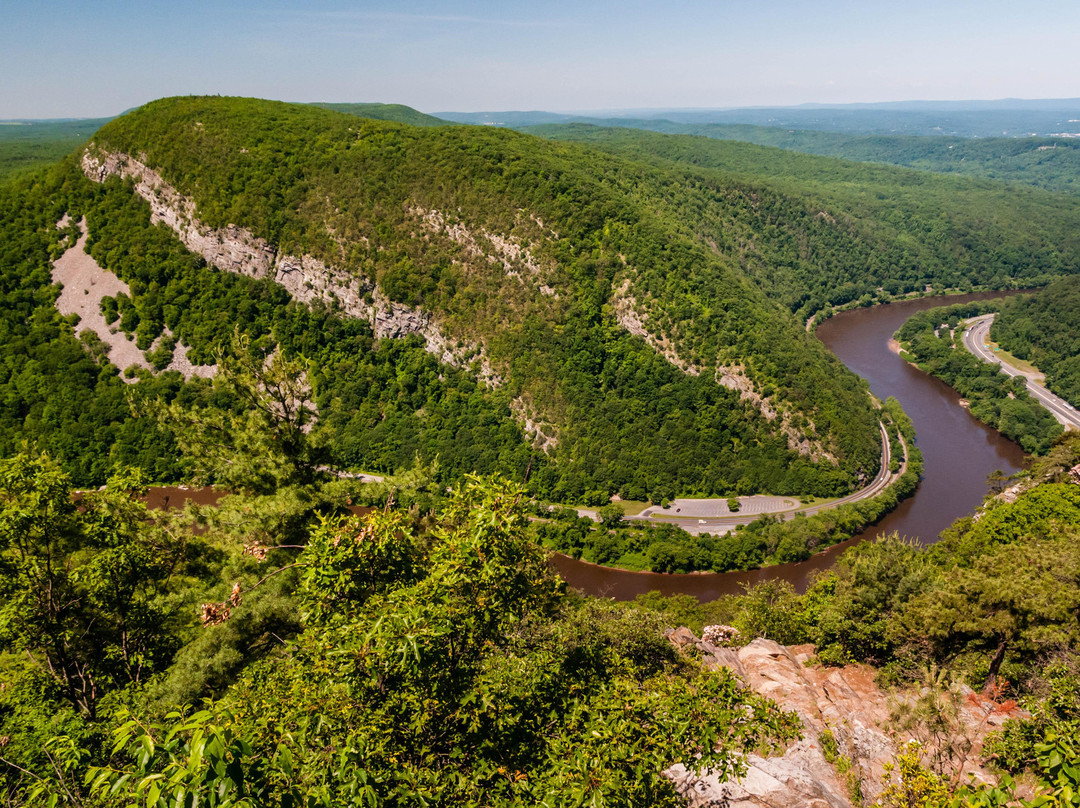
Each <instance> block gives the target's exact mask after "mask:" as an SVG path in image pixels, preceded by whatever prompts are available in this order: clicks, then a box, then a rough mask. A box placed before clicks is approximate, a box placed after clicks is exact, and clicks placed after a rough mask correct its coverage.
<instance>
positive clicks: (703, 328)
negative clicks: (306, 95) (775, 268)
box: [86, 99, 879, 495]
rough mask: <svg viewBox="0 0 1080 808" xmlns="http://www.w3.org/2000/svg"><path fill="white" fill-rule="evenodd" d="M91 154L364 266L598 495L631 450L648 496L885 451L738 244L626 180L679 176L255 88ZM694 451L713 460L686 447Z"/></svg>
mask: <svg viewBox="0 0 1080 808" xmlns="http://www.w3.org/2000/svg"><path fill="white" fill-rule="evenodd" d="M88 155H89V156H88V158H87V159H88V162H87V163H86V166H87V167H88V170H89V172H90V174H92V175H94V178H95V179H101V178H104V174H108V173H110V171H105V172H104V174H103V173H102V172H101V171H100V167H101V166H103V165H105V164H106V163H108V161H109V160H110V158H111V159H112V165H113V166H114V168H115V170H116V171H119V173H124V172H125V170H126V169H125V168H123V167H124V166H127V167H131V166H135V165H136V164H138V165H144V166H145V167H146V168H147V169H149V170H151V171H153V173H154V174H157V175H160V177H161V178H162V181H163V182H164V183H165V184H166V185H168V186H169V188H173V187H174V186H175V191H176V193H177V194H179V195H180V197H182V198H183V199H184V200H187V201H189V202H190V204H191V206H192V207H191V208H190V210H191V212H192V213H193V214H194V219H193V221H195V220H197V222H198V225H197V226H194V225H193V227H194V229H196V230H197V229H199V228H204V229H208V230H207V232H209V231H214V232H215V233H220V232H224V231H227V230H228V228H229V227H230V226H239V227H241V228H242V229H243V230H244V231H245V235H244V238H248V237H249V236H250V238H252V239H255V241H254V242H251V243H252V244H257V245H262V246H267V247H269V248H270V249H272V250H273V251H274V254H275V255H276V256H282V255H288V256H293V257H297V258H298V259H299V260H301V262H302V261H303V260H308V261H314V262H321V264H322V265H323V266H325V267H333V268H334V269H335V271H336V270H343V271H345V272H347V273H349V274H350V275H351V276H353V277H355V278H356V279H357V286H356V288H355V290H354V294H352V303H353V305H357V306H361V307H363V306H367V307H368V309H369V312H370V316H371V318H372V319H373V320H374V322H375V325H376V327H378V325H379V322H380V320H381V319H385V318H383V316H382V315H383V314H386V313H389V314H391V315H394V314H395V313H396V314H397V315H400V317H397V319H396V320H395V321H396V322H399V323H402V322H403V323H404V325H403V327H404V329H405V330H422V328H413V327H412V325H411V324H415V323H416V322H421V323H434V324H435V325H436V326H437V328H438V329H439V332H440V333H441V334H443V337H444V338H443V340H442V344H443V345H444V346H445V347H447V348H449V349H451V350H456V351H458V352H459V353H460V355H461V356H462V357H463V361H467V360H468V358H469V357H478V358H480V359H481V364H482V363H483V361H485V360H486V361H488V362H490V364H491V366H492V367H493V369H494V373H495V375H496V376H497V377H498V380H497V381H501V382H503V384H502V386H501V387H500V389H501V390H502V391H504V392H503V394H504V395H507V396H508V397H509V398H510V399H511V402H512V405H513V406H514V407H515V408H516V409H517V410H518V411H519V414H520V415H521V416H523V417H522V420H526V419H527V421H528V422H530V423H531V424H533V425H535V424H537V422H542V424H543V427H542V431H543V439H544V440H545V441H546V442H547V443H548V444H549V446H550V447H551V448H553V450H554V451H553V454H554V455H555V457H556V458H557V459H558V458H560V457H563V456H564V455H561V454H559V453H562V452H565V453H566V454H565V457H566V458H567V463H570V462H573V463H576V464H579V468H581V469H582V472H581V473H582V474H583V475H585V479H584V481H583V482H581V483H576V484H575V487H576V489H577V490H578V491H580V490H582V488H583V487H585V488H589V487H599V486H595V485H593V483H592V480H597V481H599V480H600V479H603V478H604V477H607V478H608V479H609V482H608V484H607V487H609V490H610V479H611V477H612V476H613V474H612V472H611V470H610V469H609V468H605V467H607V466H612V467H616V466H619V465H621V464H623V463H626V462H628V461H626V460H624V459H623V458H625V457H627V456H635V455H636V456H637V465H638V466H644V467H645V468H646V469H647V471H644V472H642V473H641V475H640V476H639V477H638V480H639V482H637V483H633V481H623V482H616V483H615V485H614V488H615V489H616V490H618V489H623V488H625V487H626V486H627V485H630V484H631V483H633V484H632V486H631V487H634V488H636V493H638V494H640V495H648V494H649V493H650V489H649V487H648V486H643V483H644V479H645V478H646V477H652V478H653V479H658V480H660V482H659V483H658V484H656V485H655V487H656V489H658V490H659V491H661V492H662V491H664V490H672V491H673V490H675V489H677V488H679V487H683V488H685V487H687V486H688V485H689V486H698V490H703V491H704V490H713V491H716V490H719V489H723V488H727V489H729V490H731V489H734V488H735V487H736V484H737V483H739V480H742V481H743V482H742V483H741V484H740V485H741V487H742V489H744V490H746V489H750V490H756V489H769V490H778V489H779V490H785V489H786V490H799V489H803V488H805V487H807V486H810V487H816V488H817V489H818V490H823V489H831V490H839V489H841V488H843V487H849V486H851V485H853V484H855V483H856V482H857V480H858V479H860V478H865V477H866V475H867V474H872V472H873V470H874V469H875V468H876V465H877V463H878V460H879V447H878V445H877V443H878V441H877V439H876V438H877V436H876V435H875V434H874V429H875V427H874V426H873V423H874V420H875V418H874V416H873V414H872V410H871V406H870V404H869V400H868V397H867V395H866V392H865V387H864V386H863V385H862V384H861V383H859V382H858V381H857V380H856V379H855V378H854V377H853V376H851V375H850V374H848V373H847V372H846V371H844V370H843V369H842V367H840V365H839V363H838V362H836V360H835V359H833V358H832V357H830V356H828V355H827V353H826V352H825V350H824V349H823V348H822V347H821V346H820V344H818V343H817V341H816V340H814V339H813V338H812V337H810V336H809V335H806V334H805V333H804V332H803V330H802V329H801V328H799V326H798V324H797V323H796V322H795V321H794V320H793V318H792V317H791V316H790V315H789V314H787V313H785V312H784V311H783V310H781V309H779V308H778V307H777V306H776V305H775V304H774V303H772V302H770V301H769V300H768V298H767V296H766V295H764V294H763V293H762V292H761V291H760V290H759V289H757V288H756V287H755V286H754V284H752V283H751V282H749V281H748V280H747V279H746V278H745V277H744V276H743V275H742V273H741V271H740V269H739V267H738V266H737V265H735V264H734V263H733V262H732V261H731V260H730V259H729V258H728V257H727V256H725V255H723V254H721V253H718V252H717V251H714V250H711V249H707V248H704V247H703V245H701V244H700V243H699V242H698V241H697V240H696V239H692V238H688V237H687V236H686V235H685V234H684V233H683V232H680V231H681V229H682V228H681V226H680V225H679V224H677V223H675V222H673V221H671V220H670V219H669V218H668V217H666V216H665V215H664V212H663V211H656V210H654V209H653V206H652V205H651V204H650V203H649V202H645V203H642V202H639V201H638V199H636V198H635V197H634V195H633V194H632V193H630V190H631V189H632V188H634V187H637V188H657V189H659V188H662V187H663V186H664V185H665V184H667V183H666V179H665V178H664V176H663V175H661V174H658V173H657V172H655V171H653V170H651V169H649V168H647V167H645V166H641V165H639V164H635V163H632V162H628V161H626V160H621V159H618V158H608V157H605V156H603V155H601V154H599V153H595V152H591V151H589V150H586V149H583V148H581V147H579V146H575V145H562V144H554V143H549V142H545V141H542V140H538V139H536V138H534V137H531V136H525V135H521V134H518V133H514V132H508V131H492V130H485V129H479V128H474V127H438V128H431V129H418V128H413V127H407V126H400V125H395V124H390V123H378V122H374V121H370V120H362V119H358V118H355V117H352V116H346V115H340V114H335V113H333V112H329V111H324V110H321V109H316V108H312V107H310V106H299V105H285V104H274V103H271V102H259V101H249V100H237V99H168V100H165V101H161V102H155V103H153V104H150V105H147V106H146V107H144V108H142V109H140V110H137V111H135V112H134V113H131V114H130V115H127V116H124V118H122V119H119V120H117V121H114V122H113V124H111V125H110V126H107V127H105V128H104V129H103V130H102V131H101V132H99V133H98V135H97V136H96V137H95V139H94V143H93V144H92V146H91V147H90V149H89V152H88ZM95 161H96V162H95ZM137 171H139V172H141V171H142V169H137ZM129 175H130V172H129ZM136 184H137V185H138V183H136ZM671 190H672V191H673V192H675V193H678V189H677V188H675V187H673V188H672V189H671ZM656 193H659V191H655V192H653V194H652V195H653V196H655V195H656ZM146 195H147V196H149V197H153V196H154V194H152V193H147V194H146ZM186 204H187V203H186V202H184V203H182V204H181V207H184V206H185V205H186ZM155 218H157V219H161V218H162V216H161V215H158V216H156V217H155ZM171 223H172V224H173V225H174V226H176V225H180V223H179V222H178V221H173V222H171ZM183 227H184V226H183V225H180V229H181V230H182V229H183ZM91 229H93V223H91ZM189 246H191V245H190V244H189ZM259 249H261V246H260V247H259ZM258 251H259V250H257V249H253V250H252V252H258ZM204 255H206V252H205V251H204ZM305 256H306V257H307V258H306V259H305V258H304V257H305ZM372 282H374V283H372ZM316 285H317V284H316ZM337 297H338V301H339V302H340V301H342V299H343V295H337ZM331 302H332V301H331ZM405 307H407V309H406V308H405ZM392 319H393V318H392ZM635 335H640V336H635ZM148 336H149V335H148ZM185 342H190V343H191V344H193V346H194V347H195V348H196V350H197V349H198V345H197V344H195V343H197V342H198V340H197V339H193V340H188V339H187V338H185ZM650 343H651V346H652V347H649V344H650ZM654 349H655V350H654ZM657 353H659V354H660V355H661V356H662V357H666V359H665V358H659V362H657V361H655V360H653V359H649V358H646V357H648V356H650V355H652V356H657ZM672 385H674V386H672ZM646 389H648V392H646ZM664 391H669V392H664ZM672 396H673V397H672ZM688 397H689V398H688ZM635 401H639V402H646V401H647V402H648V403H647V404H646V406H645V410H646V411H645V412H642V408H641V405H640V404H637V403H634V402H635ZM691 401H697V403H696V404H693V405H691V404H690V403H689V402H691ZM695 422H696V423H695ZM721 424H722V426H720V425H721ZM744 425H745V426H744ZM718 426H719V428H720V430H721V431H720V432H719V433H718V432H716V431H715V430H716V429H717V427H718ZM545 427H546V428H545ZM733 429H734V430H735V432H732V431H731V430H733ZM552 433H554V434H552ZM740 433H741V434H740ZM722 436H724V437H722ZM732 437H738V440H734V441H733V440H731V438H732ZM551 438H554V440H551ZM555 441H558V443H557V444H556V443H555ZM661 445H663V446H665V447H668V448H665V449H661V448H660V446H661ZM688 445H690V446H696V447H698V448H696V449H694V450H693V451H694V452H696V453H697V454H696V455H685V454H684V455H683V456H682V457H681V458H680V457H679V456H678V453H679V452H680V451H683V452H685V451H686V447H687V446H688ZM584 446H590V447H596V448H598V449H599V452H597V451H592V450H590V451H588V452H584V451H582V449H583V447H584ZM665 453H669V454H668V455H667V456H668V458H669V459H668V460H667V461H665V462H664V463H661V465H659V466H658V465H657V463H658V460H657V459H656V458H658V457H660V456H662V455H664V454H665ZM648 455H652V458H649V457H648ZM742 455H745V456H746V459H744V457H742ZM749 458H753V460H752V461H750V462H748V459H749ZM832 458H835V459H836V461H837V462H838V463H839V464H840V466H839V468H835V469H834V467H833V464H832V462H831V459H832ZM815 460H818V461H819V462H816V463H815V462H814V461H815ZM557 462H558V460H557ZM556 464H557V463H556ZM665 466H671V467H672V468H670V469H669V468H666V467H665ZM680 468H681V469H682V470H680ZM541 473H542V474H543V473H545V472H544V470H543V469H541ZM565 473H566V471H565V466H564V469H563V471H561V472H560V474H565ZM619 474H620V475H623V474H624V472H619ZM687 474H692V475H695V479H696V482H694V483H691V482H690V481H689V479H688V478H687V476H686V475H687ZM665 481H666V482H665ZM642 487H644V490H642ZM628 493H635V492H630V491H628Z"/></svg>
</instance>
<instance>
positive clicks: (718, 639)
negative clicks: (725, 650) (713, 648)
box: [701, 626, 739, 645]
mask: <svg viewBox="0 0 1080 808" xmlns="http://www.w3.org/2000/svg"><path fill="white" fill-rule="evenodd" d="M701 639H703V640H704V641H705V642H710V643H712V644H713V645H732V644H733V643H735V642H736V641H737V640H738V639H739V630H738V629H737V628H735V627H734V626H705V628H704V630H703V631H702V632H701Z"/></svg>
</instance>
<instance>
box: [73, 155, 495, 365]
mask: <svg viewBox="0 0 1080 808" xmlns="http://www.w3.org/2000/svg"><path fill="white" fill-rule="evenodd" d="M82 168H83V173H84V174H86V176H87V177H89V178H90V179H92V180H94V181H96V182H104V181H105V180H106V179H107V178H108V177H110V176H119V177H123V178H128V179H131V180H132V182H133V183H134V187H135V192H136V193H137V194H139V196H141V197H142V198H143V199H145V200H146V201H147V202H148V203H149V205H150V218H151V221H152V222H155V223H157V222H162V223H164V224H166V225H168V227H169V228H171V229H172V230H173V231H174V232H175V233H176V235H177V237H178V238H179V239H180V241H181V242H182V243H183V244H184V246H186V247H187V248H188V249H189V250H191V251H192V252H195V253H198V254H199V255H201V256H202V257H203V258H204V259H205V260H206V262H207V263H208V264H211V265H212V266H215V267H217V268H218V269H220V270H223V271H225V272H233V273H236V274H239V275H246V276H248V277H251V278H266V279H269V280H272V281H274V282H275V283H278V284H280V285H281V286H283V287H284V288H285V289H286V290H287V291H288V292H289V294H290V295H292V297H293V298H294V299H296V300H298V301H300V302H301V303H307V304H311V303H315V302H316V301H320V302H322V303H325V304H327V305H329V306H330V307H332V308H334V309H336V310H338V311H340V312H341V313H342V314H344V315H346V316H349V317H360V318H363V319H365V320H368V321H369V322H370V323H371V324H372V327H373V328H374V330H375V335H376V336H378V337H391V338H394V337H403V336H407V335H409V334H420V335H421V336H423V338H424V342H425V345H426V347H427V350H428V351H429V352H431V353H433V354H435V355H436V356H438V357H439V359H440V361H442V362H445V363H447V364H452V365H457V366H459V367H468V366H470V365H471V364H472V362H473V361H475V362H476V364H477V375H478V376H479V378H480V379H481V381H483V382H485V383H486V384H489V385H491V386H497V385H499V384H501V379H499V377H498V375H497V374H496V373H495V372H494V370H493V369H492V367H491V364H490V362H489V361H488V359H487V357H486V356H485V355H484V353H483V349H482V348H480V347H478V346H466V347H464V348H461V349H458V348H456V347H452V346H456V345H457V341H456V340H450V339H448V338H447V337H446V336H445V335H444V334H443V333H442V331H441V330H440V329H439V326H438V324H437V323H436V322H435V321H434V320H433V318H432V317H431V315H430V314H428V313H427V312H423V311H420V310H418V309H413V308H411V307H409V306H405V305H402V304H400V303H395V302H392V301H390V300H389V299H388V298H386V296H385V295H383V294H381V293H380V292H379V291H378V289H377V288H376V287H375V284H374V283H373V282H372V281H371V280H370V279H368V278H364V277H359V276H356V275H353V274H351V273H349V272H346V271H345V270H342V269H338V268H336V267H333V266H330V265H327V264H326V263H324V262H323V261H320V260H318V259H317V258H313V257H312V256H310V255H302V256H295V255H289V254H288V253H284V252H280V251H279V250H278V249H277V247H275V246H274V245H273V244H271V243H270V242H268V241H266V240H265V239H262V238H260V237H258V236H256V235H255V234H254V233H252V232H251V231H250V230H247V229H246V228H243V227H238V226H236V225H233V224H230V225H227V226H225V227H221V228H212V227H209V226H207V225H205V224H204V223H202V222H201V221H199V219H198V218H197V217H196V215H195V203H194V201H192V200H191V199H188V198H187V197H185V196H184V195H183V194H181V193H180V192H179V191H177V190H176V188H174V187H173V186H172V185H170V184H169V183H168V182H166V181H165V180H164V179H163V178H162V177H161V175H160V174H159V173H158V172H156V171H154V170H153V169H152V168H150V167H149V166H147V165H146V164H145V163H143V162H142V161H140V160H137V159H135V158H134V157H132V156H130V155H127V154H121V153H114V152H108V151H104V150H100V149H97V148H96V147H95V145H94V144H90V146H89V147H88V148H87V149H86V151H85V152H84V153H83V157H82ZM369 301H370V302H369Z"/></svg>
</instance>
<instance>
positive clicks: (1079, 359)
mask: <svg viewBox="0 0 1080 808" xmlns="http://www.w3.org/2000/svg"><path fill="white" fill-rule="evenodd" d="M990 336H991V337H992V338H993V340H994V341H995V342H997V343H998V344H1000V345H1001V346H1002V347H1003V348H1004V349H1005V350H1006V351H1009V352H1010V353H1011V354H1013V355H1015V356H1017V357H1019V358H1020V359H1024V360H1027V361H1029V362H1031V363H1032V364H1033V365H1035V366H1036V367H1037V368H1039V370H1040V371H1042V372H1043V373H1045V374H1046V386H1047V387H1049V388H1050V389H1051V390H1052V391H1053V392H1054V393H1056V394H1057V395H1059V396H1061V397H1062V398H1064V399H1065V400H1066V401H1068V402H1069V403H1070V404H1072V405H1073V406H1074V407H1080V279H1077V278H1064V279H1062V280H1060V281H1057V282H1056V283H1052V284H1050V285H1049V286H1047V287H1046V288H1045V289H1043V290H1042V291H1040V292H1038V293H1036V294H1034V295H1031V296H1025V297H1022V298H1019V297H1018V298H1015V299H1013V300H1008V301H1006V302H1005V303H1004V304H1002V306H1001V308H1000V309H998V316H997V317H995V318H994V324H993V325H992V326H990Z"/></svg>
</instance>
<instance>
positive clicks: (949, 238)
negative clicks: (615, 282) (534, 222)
mask: <svg viewBox="0 0 1080 808" xmlns="http://www.w3.org/2000/svg"><path fill="white" fill-rule="evenodd" d="M530 131H533V132H537V133H540V134H543V135H545V136H549V137H554V138H559V139H564V140H574V141H580V142H583V143H588V144H589V145H590V146H592V147H594V148H599V149H603V150H604V151H607V152H609V153H612V154H615V155H618V156H621V157H624V158H630V159H636V160H647V161H649V162H650V164H651V165H653V166H655V167H656V169H658V170H664V171H666V172H668V175H669V176H670V177H671V182H673V183H675V182H678V183H679V184H680V185H682V186H683V187H684V188H686V189H689V190H690V191H692V194H693V199H694V201H693V203H692V204H689V205H685V204H684V206H683V207H682V208H681V209H680V210H677V211H673V215H677V216H679V217H680V218H682V219H683V220H684V221H694V222H696V223H697V235H698V237H699V238H700V239H701V240H703V241H704V242H706V243H707V244H713V243H715V244H717V245H719V247H720V249H722V250H725V251H727V252H730V253H732V254H733V255H736V256H737V257H738V260H739V261H740V262H741V263H742V265H743V267H744V268H745V270H746V272H747V273H748V274H749V275H750V276H751V277H752V278H754V280H755V281H757V282H758V283H759V284H760V285H761V286H762V287H763V288H765V289H767V290H769V291H770V292H771V293H773V294H775V295H777V296H778V297H779V298H780V299H782V300H783V301H784V302H785V303H786V304H787V305H788V306H790V307H791V309H792V310H793V311H797V312H798V313H799V314H800V316H803V315H806V316H809V315H810V314H812V313H814V312H815V311H818V310H820V309H822V308H824V307H825V306H827V305H830V304H832V305H836V304H841V303H847V302H849V301H853V300H859V299H864V302H872V301H873V300H874V299H882V298H883V297H887V296H888V295H890V294H897V293H903V292H909V291H916V290H921V289H922V288H923V287H924V286H925V285H927V284H933V285H935V286H939V287H942V288H944V287H957V288H963V289H969V288H971V287H973V286H989V287H993V288H1003V287H1006V286H1009V285H1028V286H1036V285H1040V284H1042V283H1045V282H1047V281H1048V280H1050V279H1052V278H1053V277H1055V276H1058V275H1062V274H1068V273H1072V272H1076V271H1077V269H1078V268H1080V236H1078V234H1080V200H1077V199H1076V198H1074V197H1071V196H1065V195H1062V194H1054V193H1050V192H1047V191H1041V190H1039V189H1035V188H1023V187H1021V186H1017V185H1007V184H1004V183H1000V182H994V181H991V180H975V179H967V178H960V177H946V176H941V175H937V174H932V173H929V172H924V171H914V170H910V169H904V168H896V167H891V166H882V165H872V164H867V163H854V162H848V161H844V160H836V159H833V158H828V157H815V156H810V155H804V154H796V153H794V152H790V151H784V150H782V149H775V148H767V147H763V146H755V145H751V144H748V143H735V142H726V141H718V140H713V139H710V138H703V137H691V136H685V135H664V134H657V133H653V132H643V131H639V130H626V129H600V128H597V127H593V126H584V125H571V126H549V127H536V128H534V129H530ZM718 198H719V199H724V200H725V203H726V205H725V206H724V208H723V210H724V213H725V216H724V217H722V218H716V217H715V215H711V214H709V215H700V216H695V214H696V213H698V212H699V211H712V210H714V209H715V208H714V207H711V206H710V202H711V201H712V200H716V199H718ZM733 233H734V234H738V237H737V238H736V239H734V243H731V242H732V241H733V239H732V238H731V234H733ZM757 234H766V235H767V237H766V238H762V237H760V235H757Z"/></svg>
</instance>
